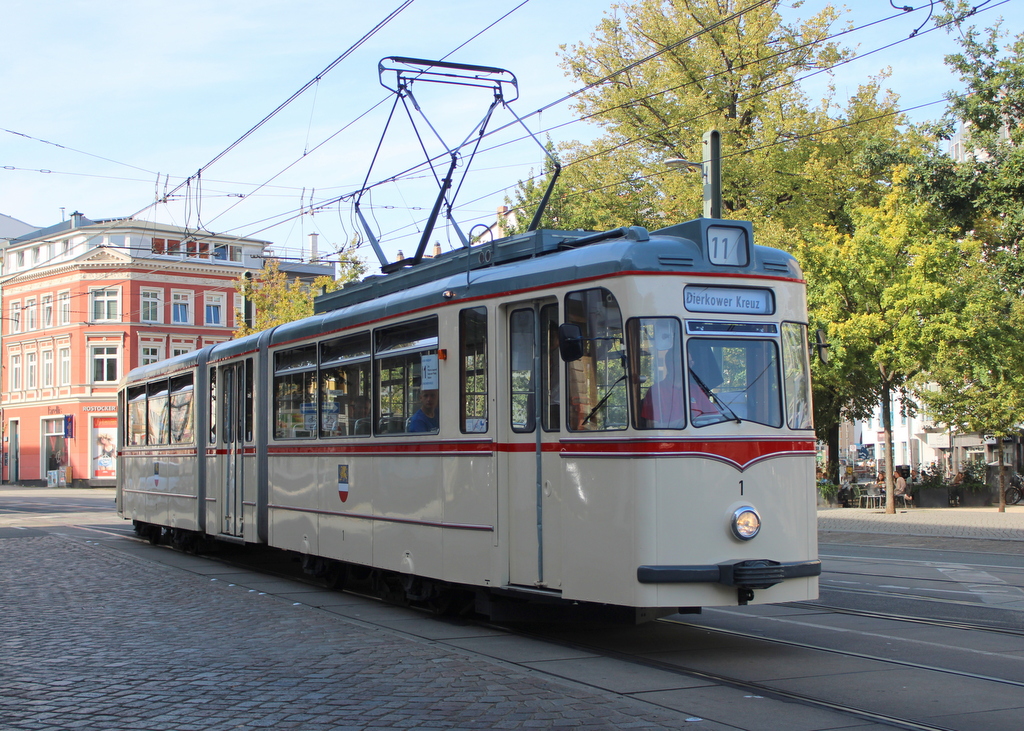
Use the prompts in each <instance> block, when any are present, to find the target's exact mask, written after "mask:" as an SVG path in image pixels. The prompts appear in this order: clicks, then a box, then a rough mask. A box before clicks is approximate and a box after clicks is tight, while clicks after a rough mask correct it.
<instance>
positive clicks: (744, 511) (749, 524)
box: [732, 506, 761, 541]
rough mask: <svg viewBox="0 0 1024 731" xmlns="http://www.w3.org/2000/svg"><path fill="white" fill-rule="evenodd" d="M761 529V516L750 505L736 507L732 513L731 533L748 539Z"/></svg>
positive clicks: (742, 539)
mask: <svg viewBox="0 0 1024 731" xmlns="http://www.w3.org/2000/svg"><path fill="white" fill-rule="evenodd" d="M760 530H761V516H760V515H758V514H757V511H756V510H754V509H753V508H752V507H750V506H744V507H742V508H737V509H736V510H735V511H734V512H733V514H732V534H733V535H734V536H736V537H737V538H739V539H740V540H741V541H749V540H750V539H751V538H753V537H754V536H756V535H757V533H758V531H760Z"/></svg>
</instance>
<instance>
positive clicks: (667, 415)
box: [626, 317, 686, 429]
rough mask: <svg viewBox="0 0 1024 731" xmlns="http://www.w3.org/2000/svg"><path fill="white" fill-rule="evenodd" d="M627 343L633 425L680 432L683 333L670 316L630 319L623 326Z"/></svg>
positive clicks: (682, 420)
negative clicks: (624, 326)
mask: <svg viewBox="0 0 1024 731" xmlns="http://www.w3.org/2000/svg"><path fill="white" fill-rule="evenodd" d="M626 334H627V337H628V343H629V362H630V376H631V377H630V393H631V395H632V399H633V404H634V410H633V426H634V427H636V428H637V429H682V428H683V427H685V426H686V401H685V398H684V397H685V393H684V389H683V366H682V362H683V331H682V326H681V324H680V322H679V320H677V319H676V318H674V317H645V318H633V319H631V320H629V322H627V323H626Z"/></svg>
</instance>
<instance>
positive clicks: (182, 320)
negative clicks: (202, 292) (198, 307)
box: [171, 292, 192, 325]
mask: <svg viewBox="0 0 1024 731" xmlns="http://www.w3.org/2000/svg"><path fill="white" fill-rule="evenodd" d="M191 304H192V293H191V292H173V293H172V294H171V322H173V323H174V324H175V325H191V324H192V316H191Z"/></svg>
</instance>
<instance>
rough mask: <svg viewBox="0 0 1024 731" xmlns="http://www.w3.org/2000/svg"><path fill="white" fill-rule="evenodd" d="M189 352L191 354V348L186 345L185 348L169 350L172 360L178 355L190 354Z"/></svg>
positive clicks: (179, 347)
mask: <svg viewBox="0 0 1024 731" xmlns="http://www.w3.org/2000/svg"><path fill="white" fill-rule="evenodd" d="M191 352H192V348H190V347H188V346H187V345H186V346H178V347H176V348H171V357H172V358H174V357H177V356H179V355H185V353H191Z"/></svg>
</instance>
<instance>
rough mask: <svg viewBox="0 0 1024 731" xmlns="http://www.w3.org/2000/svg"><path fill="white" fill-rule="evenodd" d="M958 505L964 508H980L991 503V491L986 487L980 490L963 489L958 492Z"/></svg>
mask: <svg viewBox="0 0 1024 731" xmlns="http://www.w3.org/2000/svg"><path fill="white" fill-rule="evenodd" d="M960 505H962V506H963V507H965V508H982V507H986V506H989V505H992V492H991V491H990V490H989V489H988V488H985V489H983V490H982V491H981V492H971V491H970V490H964V491H962V492H961V493H960Z"/></svg>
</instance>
